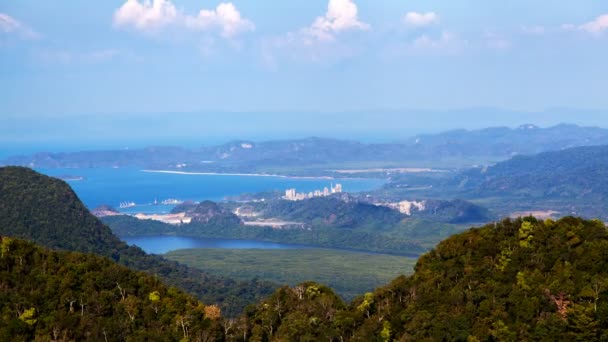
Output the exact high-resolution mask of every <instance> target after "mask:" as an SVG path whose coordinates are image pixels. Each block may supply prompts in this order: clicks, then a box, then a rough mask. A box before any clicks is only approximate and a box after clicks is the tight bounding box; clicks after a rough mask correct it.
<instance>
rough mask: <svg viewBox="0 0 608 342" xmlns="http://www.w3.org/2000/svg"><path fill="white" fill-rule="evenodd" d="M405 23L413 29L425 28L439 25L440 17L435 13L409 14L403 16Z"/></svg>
mask: <svg viewBox="0 0 608 342" xmlns="http://www.w3.org/2000/svg"><path fill="white" fill-rule="evenodd" d="M403 22H404V23H405V24H406V25H408V26H412V27H424V26H429V25H433V24H436V23H438V22H439V16H438V15H437V13H435V12H427V13H418V12H408V13H406V14H405V15H404V16H403Z"/></svg>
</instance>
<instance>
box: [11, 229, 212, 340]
mask: <svg viewBox="0 0 608 342" xmlns="http://www.w3.org/2000/svg"><path fill="white" fill-rule="evenodd" d="M0 247H1V256H0V340H1V341H33V340H36V341H85V340H88V341H127V340H138V341H180V340H182V339H185V338H187V337H191V338H192V339H193V340H195V339H202V338H208V339H211V340H217V338H221V336H222V333H223V331H222V328H221V326H220V321H219V319H220V318H221V317H220V310H219V308H218V307H216V306H213V305H209V306H205V305H204V304H203V303H201V302H199V301H197V300H196V299H195V298H194V297H191V296H189V295H187V294H186V293H184V292H182V291H180V290H177V289H175V288H168V287H166V286H165V285H163V283H162V282H160V281H159V280H158V279H157V278H156V277H153V276H151V275H148V274H145V273H143V272H135V271H132V270H130V269H128V268H126V267H124V266H120V265H118V264H116V263H114V262H112V261H110V260H109V259H107V258H102V257H98V256H95V255H92V254H82V253H74V252H64V251H50V250H47V249H43V248H41V247H38V246H36V245H34V244H33V243H31V242H26V241H23V240H17V239H12V238H8V237H0ZM182 323H183V325H182Z"/></svg>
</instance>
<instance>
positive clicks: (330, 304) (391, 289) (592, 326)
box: [246, 217, 608, 341]
mask: <svg viewBox="0 0 608 342" xmlns="http://www.w3.org/2000/svg"><path fill="white" fill-rule="evenodd" d="M522 241H525V242H524V243H522ZM308 294H311V295H308ZM246 316H247V318H248V320H249V321H250V322H252V325H251V326H250V327H249V329H250V331H251V334H253V335H254V337H256V338H259V339H266V338H268V339H272V340H277V341H278V340H294V339H298V338H297V336H300V335H298V334H302V333H306V334H309V336H310V337H309V338H308V339H307V340H311V341H312V340H315V339H325V340H327V339H333V340H342V339H344V340H351V341H386V340H402V341H410V340H411V341H449V340H457V341H529V340H533V341H600V340H606V339H607V338H608V230H607V229H606V226H605V225H604V224H603V223H602V222H600V221H597V220H593V221H585V220H582V219H577V218H573V217H567V218H563V219H561V220H559V221H552V220H547V221H544V222H543V221H537V220H535V219H534V218H526V219H523V220H522V219H519V220H513V221H511V220H505V221H503V222H501V223H498V224H491V225H487V226H484V227H482V228H476V229H471V230H469V231H467V232H465V233H462V234H459V235H456V236H453V237H450V238H448V239H447V240H445V241H443V242H442V243H440V244H439V245H438V246H437V247H436V248H435V249H434V250H432V251H431V252H429V253H427V254H425V255H424V256H422V257H421V258H420V260H419V261H418V263H417V265H416V268H415V273H414V274H413V275H412V276H409V277H406V276H401V277H398V278H397V279H395V280H394V281H393V282H392V283H390V284H389V285H387V286H385V287H383V288H380V289H378V290H376V291H374V292H370V293H366V294H365V295H363V296H361V297H359V298H357V299H356V300H354V301H353V302H352V303H351V304H350V305H349V306H348V307H344V306H343V303H341V302H338V301H335V300H333V299H332V293H331V291H330V290H329V289H326V288H323V287H318V286H317V285H314V284H303V285H300V286H299V287H296V288H291V289H290V288H282V289H280V290H278V291H277V293H275V294H274V295H273V296H271V297H270V298H268V299H267V300H265V301H263V302H262V303H260V304H258V305H257V306H256V307H255V309H251V310H249V311H247V313H246Z"/></svg>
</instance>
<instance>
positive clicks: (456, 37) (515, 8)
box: [0, 0, 608, 141]
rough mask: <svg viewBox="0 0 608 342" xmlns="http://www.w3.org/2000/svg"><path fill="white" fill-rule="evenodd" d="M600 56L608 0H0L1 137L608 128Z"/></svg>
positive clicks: (607, 81) (607, 53) (603, 56)
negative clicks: (321, 126) (172, 123)
mask: <svg viewBox="0 0 608 342" xmlns="http://www.w3.org/2000/svg"><path fill="white" fill-rule="evenodd" d="M607 60H608V2H606V1H590V0H576V1H574V0H560V1H549V0H534V1H531V0H510V1H482V0H475V1H473V0H462V1H445V0H444V1H432V0H431V1H428V0H427V1H420V0H419V1H404V0H401V1H397V0H387V1H371V0H368V1H363V0H305V1H304V0H302V1H300V0H298V1H270V0H257V1H252V0H234V1H232V2H218V1H212V0H196V1H194V0H171V1H169V0H150V1H147V0H139V1H135V0H129V1H126V0H117V1H110V0H105V1H95V2H92V1H65V0H57V1H39V0H35V1H34V0H19V1H0V125H2V126H3V127H4V128H1V127H0V135H3V136H4V139H3V140H10V139H14V140H15V141H17V140H19V139H21V140H28V139H29V140H32V139H34V138H37V139H39V140H45V139H59V138H60V137H72V136H73V137H76V136H78V137H80V138H81V139H84V138H86V137H90V135H91V134H98V135H106V136H108V137H114V136H115V137H124V136H125V135H127V134H129V131H131V132H130V134H134V133H133V132H132V131H137V130H139V129H140V128H142V125H140V124H137V122H139V123H141V120H147V119H149V118H150V115H152V114H154V115H157V116H156V117H158V115H160V118H161V119H157V120H156V121H155V120H151V121H150V122H156V123H157V124H158V126H154V124H153V123H150V124H149V126H150V127H149V129H146V128H145V127H143V128H142V129H143V130H144V131H146V133H145V134H142V135H141V137H144V135H145V137H149V138H153V137H154V136H156V135H158V136H163V134H166V135H167V136H170V137H175V136H178V135H179V132H187V134H186V133H184V135H187V136H189V137H194V136H196V132H203V133H204V134H205V135H208V136H218V137H221V136H222V135H230V136H231V137H232V136H238V135H246V136H260V137H263V136H265V135H266V134H265V131H264V127H261V126H260V125H257V126H256V123H257V122H262V124H261V125H262V126H263V125H267V126H272V127H271V128H272V129H271V130H270V131H271V132H274V133H272V134H274V135H277V136H279V135H280V134H279V133H281V132H283V133H285V134H287V133H288V134H305V135H312V134H315V133H316V127H318V123H319V122H321V123H323V122H324V121H326V123H327V125H326V126H325V130H319V131H318V132H319V133H320V134H322V135H328V134H331V132H332V131H334V130H340V131H341V132H343V133H344V134H343V135H348V134H351V133H352V134H355V133H356V134H355V135H357V134H358V135H360V136H362V135H363V132H365V131H366V129H367V128H368V127H371V128H373V129H377V130H378V131H383V130H384V131H386V132H389V131H391V130H393V131H399V132H392V133H391V134H393V135H394V136H398V135H400V134H401V133H402V132H405V131H407V129H406V128H408V127H409V131H408V132H411V131H413V130H414V129H416V130H424V129H425V128H427V131H428V130H433V129H444V128H449V127H461V126H464V127H471V128H474V127H477V126H479V125H481V124H484V125H485V124H487V125H492V124H506V125H514V124H516V123H518V122H520V123H521V121H523V120H525V121H526V122H535V123H539V124H545V125H548V124H553V123H557V122H564V121H568V122H577V123H582V124H597V125H605V126H608V119H606V118H607V117H608V115H606V114H605V113H607V111H605V110H606V109H608V96H606V89H608V66H607V64H606V61H607ZM483 108H485V109H484V110H482V109H483ZM556 108H559V110H556ZM468 109H471V110H470V111H468V112H467V110H468ZM421 111H434V112H439V113H443V114H437V115H436V116H432V115H431V116H425V115H420V113H421ZM451 111H456V113H460V114H459V115H456V114H454V115H451V114H449V113H450V112H451ZM227 112H239V113H251V115H249V116H244V118H245V119H242V120H241V119H238V118H237V119H235V117H238V115H237V116H234V115H233V116H230V115H224V114H222V113H227ZM179 113H188V114H187V119H186V120H184V121H185V122H188V123H191V124H192V123H195V124H194V125H195V126H196V125H200V126H201V127H200V129H199V130H198V131H196V132H195V131H193V129H192V125H189V126H179V127H175V129H174V130H171V131H170V132H169V133H167V132H166V131H165V132H163V131H162V129H163V126H164V124H162V122H163V120H164V119H167V120H169V119H170V118H174V119H175V118H179V117H180V115H185V114H179ZM193 113H195V114H193ZM196 113H201V114H200V115H199V116H196V115H197V114H196ZM218 113H219V114H218ZM254 113H257V114H254ZM307 113H314V114H310V115H309V114H307ZM336 113H338V114H336ZM348 113H356V114H353V115H350V114H348ZM377 113H385V114H382V115H380V116H382V117H385V118H388V119H387V120H389V121H392V122H385V123H384V125H381V124H379V123H378V122H377V121H378V120H377V119H376V116H375V115H377ZM386 113H390V115H389V114H386ZM514 113H519V114H514ZM529 113H533V114H529ZM465 114H466V115H465ZM192 115H195V118H194V119H192ZM264 115H266V116H264ZM324 115H325V116H324ZM431 117H435V118H439V117H441V119H436V120H435V121H433V120H431V119H429V118H431ZM104 118H108V120H113V122H117V125H118V124H119V123H120V122H124V124H125V125H124V127H128V128H129V129H126V128H124V127H123V128H122V129H121V128H117V127H115V126H113V125H110V124H106V125H103V124H99V125H98V126H99V128H98V129H97V130H93V131H91V130H90V128H87V127H86V126H89V125H90V124H91V122H98V121H100V120H101V121H103V120H104ZM162 118H164V119H162ZM223 118H224V121H222V119H223ZM227 118H230V120H228V119H227ZM256 118H258V119H260V120H261V121H259V120H257V119H256ZM425 118H426V119H425ZM528 118H529V120H527V119H528ZM355 119H356V120H355ZM95 120H97V121H95ZM138 120H139V121H138ZM175 120H178V119H175ZM353 120H354V121H353ZM425 120H426V121H425ZM437 120H439V121H440V122H438V121H437ZM395 121H396V123H395ZM68 122H69V123H71V124H66V123H68ZM158 122H161V123H158ZM278 123H281V125H285V127H282V126H281V125H279V124H278ZM26 124H31V125H32V126H33V127H34V128H35V127H39V128H37V130H36V129H34V130H33V131H31V132H30V133H28V131H21V130H20V129H15V128H17V127H19V128H21V127H22V125H26ZM292 124H295V125H296V126H297V127H298V128H299V130H297V129H293V128H290V125H292ZM66 126H69V127H70V129H69V130H66V129H65V127H66ZM143 126H146V124H144V125H143ZM275 126H278V127H275ZM351 126H352V127H355V129H353V128H352V127H351ZM74 127H76V128H74ZM101 127H107V128H106V129H107V131H105V130H104V128H101ZM165 128H166V127H165ZM349 129H350V131H349ZM34 132H35V133H34ZM116 132H122V133H120V134H119V133H116ZM345 132H346V133H345ZM348 132H351V133H348ZM400 132H401V133H400ZM78 134H80V135H78ZM272 134H271V135H272ZM30 135H35V137H34V136H30ZM393 135H391V136H393ZM168 139H169V138H168ZM218 139H219V138H218Z"/></svg>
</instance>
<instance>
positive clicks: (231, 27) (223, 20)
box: [114, 0, 255, 38]
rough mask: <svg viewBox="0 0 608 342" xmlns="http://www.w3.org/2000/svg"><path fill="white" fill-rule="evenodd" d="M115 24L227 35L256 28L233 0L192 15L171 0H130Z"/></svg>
mask: <svg viewBox="0 0 608 342" xmlns="http://www.w3.org/2000/svg"><path fill="white" fill-rule="evenodd" d="M114 25H116V26H117V27H130V28H133V29H136V30H138V31H142V32H158V31H160V30H162V29H165V28H168V27H177V28H182V29H186V30H191V31H197V32H219V33H220V35H221V36H222V37H225V38H232V37H235V36H237V35H239V34H241V33H244V32H248V31H253V30H254V29H255V25H254V24H253V23H252V22H251V21H249V20H248V19H245V18H243V17H242V16H241V13H240V12H239V11H238V9H237V8H236V6H234V5H233V4H232V3H230V2H227V3H225V2H222V3H220V4H219V5H217V7H216V8H215V9H211V10H208V9H201V10H200V11H199V13H198V14H196V15H189V14H186V13H184V12H183V11H182V10H180V9H178V8H176V7H175V5H174V4H173V3H172V2H171V1H170V0H143V1H142V2H140V1H139V0H127V2H125V3H124V4H123V5H122V6H121V7H120V8H119V9H118V10H116V12H115V13H114Z"/></svg>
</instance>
